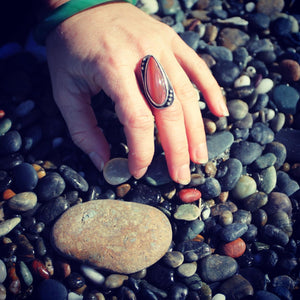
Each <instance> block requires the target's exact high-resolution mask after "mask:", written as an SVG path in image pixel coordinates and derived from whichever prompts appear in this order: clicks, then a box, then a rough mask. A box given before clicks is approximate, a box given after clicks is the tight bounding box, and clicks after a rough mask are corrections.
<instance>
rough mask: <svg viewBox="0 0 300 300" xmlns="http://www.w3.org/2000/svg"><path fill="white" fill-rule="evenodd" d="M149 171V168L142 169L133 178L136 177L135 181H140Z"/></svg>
mask: <svg viewBox="0 0 300 300" xmlns="http://www.w3.org/2000/svg"><path fill="white" fill-rule="evenodd" d="M147 169H148V168H147V167H145V168H141V169H139V170H137V171H135V172H134V174H133V177H134V178H135V179H140V178H142V177H143V176H144V175H145V173H146V171H147Z"/></svg>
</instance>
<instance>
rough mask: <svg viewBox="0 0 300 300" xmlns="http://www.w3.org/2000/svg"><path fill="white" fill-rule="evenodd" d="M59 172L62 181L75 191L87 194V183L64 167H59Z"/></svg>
mask: <svg viewBox="0 0 300 300" xmlns="http://www.w3.org/2000/svg"><path fill="white" fill-rule="evenodd" d="M59 172H60V174H61V175H62V177H63V179H64V180H65V181H66V182H68V184H70V185H71V186H72V187H73V188H74V189H75V190H78V191H81V192H87V190H88V189H89V184H88V183H87V181H86V180H85V179H84V178H83V177H82V176H81V175H80V174H79V173H78V172H76V171H75V170H73V169H72V168H70V167H69V166H66V165H61V166H60V167H59Z"/></svg>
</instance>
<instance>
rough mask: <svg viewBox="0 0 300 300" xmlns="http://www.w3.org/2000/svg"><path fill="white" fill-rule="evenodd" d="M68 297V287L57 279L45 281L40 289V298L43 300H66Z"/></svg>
mask: <svg viewBox="0 0 300 300" xmlns="http://www.w3.org/2000/svg"><path fill="white" fill-rule="evenodd" d="M67 295H68V292H67V289H66V287H65V286H64V285H63V284H62V283H61V282H59V281H57V280H55V279H48V280H44V281H42V282H41V283H40V285H39V287H38V296H39V299H41V300H51V299H56V300H65V299H67Z"/></svg>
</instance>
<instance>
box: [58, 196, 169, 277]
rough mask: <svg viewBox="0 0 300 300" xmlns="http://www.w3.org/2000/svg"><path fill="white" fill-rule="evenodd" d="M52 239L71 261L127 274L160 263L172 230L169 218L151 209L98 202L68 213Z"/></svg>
mask: <svg viewBox="0 0 300 300" xmlns="http://www.w3.org/2000/svg"><path fill="white" fill-rule="evenodd" d="M52 237H53V242H54V245H55V247H56V248H57V249H58V250H59V252H61V253H63V254H64V255H67V256H68V257H70V258H74V259H78V260H81V261H86V262H88V263H90V264H92V265H94V266H96V267H100V268H106V269H110V270H112V271H114V272H118V273H123V274H128V273H133V272H137V271H139V270H142V269H144V268H146V267H148V266H150V265H152V264H154V263H155V262H156V261H157V260H159V259H160V258H161V257H162V256H163V255H164V254H165V253H166V251H167V250H168V248H169V246H170V243H171V240H172V230H171V226H170V223H169V221H168V219H167V217H166V216H165V215H164V214H163V213H162V212H160V211H159V210H157V209H156V208H153V207H151V206H146V205H142V204H139V203H129V202H123V201H118V200H95V201H89V202H85V203H83V204H77V205H75V206H73V207H71V208H70V209H69V210H67V211H66V212H65V213H64V214H63V215H62V216H61V217H60V219H59V220H58V221H57V222H56V223H55V225H54V227H53V232H52ZM95 237H97V238H95ZM145 252H147V256H145V255H144V254H145ZM132 257H134V258H135V259H134V260H133V259H132Z"/></svg>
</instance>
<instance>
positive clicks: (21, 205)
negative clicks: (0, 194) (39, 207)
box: [8, 192, 37, 212]
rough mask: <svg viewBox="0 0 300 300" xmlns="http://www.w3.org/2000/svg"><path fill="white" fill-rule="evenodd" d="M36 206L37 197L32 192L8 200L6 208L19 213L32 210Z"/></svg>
mask: <svg viewBox="0 0 300 300" xmlns="http://www.w3.org/2000/svg"><path fill="white" fill-rule="evenodd" d="M36 204H37V196H36V194H35V193H33V192H23V193H19V194H16V195H15V196H13V197H11V198H10V199H9V200H8V206H9V207H10V208H11V209H13V210H15V211H19V212H25V211H28V210H31V209H33V208H34V207H35V206H36Z"/></svg>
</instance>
